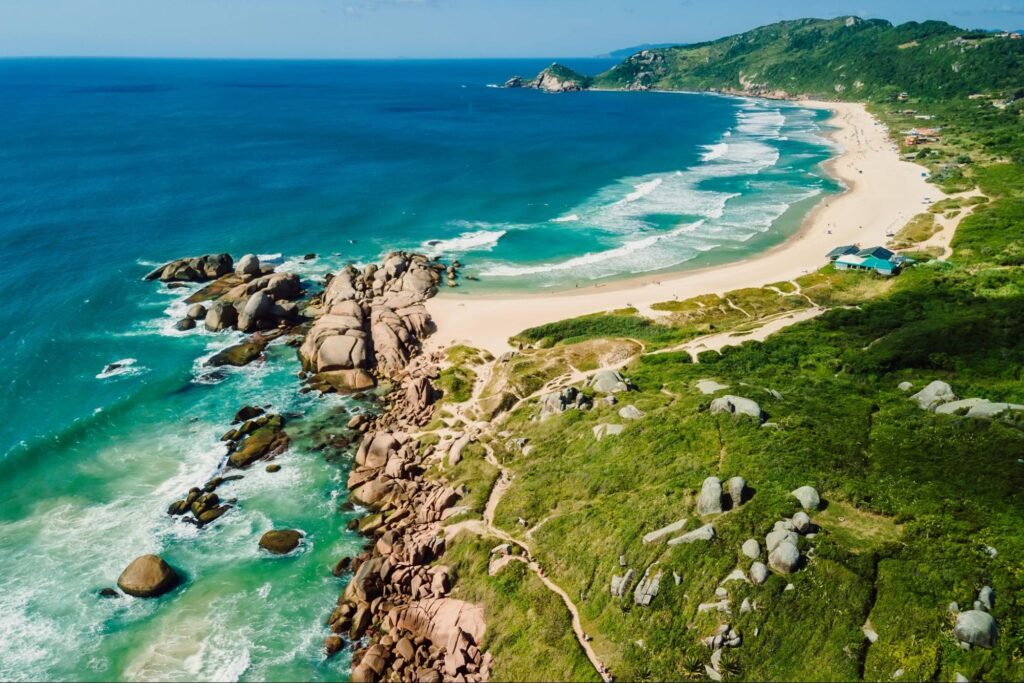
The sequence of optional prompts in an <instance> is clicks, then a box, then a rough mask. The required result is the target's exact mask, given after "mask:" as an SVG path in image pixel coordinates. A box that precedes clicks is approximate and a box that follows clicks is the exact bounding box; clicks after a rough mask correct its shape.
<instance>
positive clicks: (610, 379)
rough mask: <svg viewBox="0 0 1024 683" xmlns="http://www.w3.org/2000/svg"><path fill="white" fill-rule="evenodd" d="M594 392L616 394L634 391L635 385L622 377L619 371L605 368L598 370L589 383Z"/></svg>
mask: <svg viewBox="0 0 1024 683" xmlns="http://www.w3.org/2000/svg"><path fill="white" fill-rule="evenodd" d="M587 386H589V387H590V388H591V389H593V390H594V391H596V392H598V393H600V394H615V393H619V392H621V391H630V390H632V389H633V383H632V382H630V381H629V380H628V379H626V378H625V377H623V376H622V373H620V372H619V371H618V370H612V369H610V368H605V369H603V370H598V371H597V372H595V373H594V376H593V377H591V378H590V381H589V382H588V383H587Z"/></svg>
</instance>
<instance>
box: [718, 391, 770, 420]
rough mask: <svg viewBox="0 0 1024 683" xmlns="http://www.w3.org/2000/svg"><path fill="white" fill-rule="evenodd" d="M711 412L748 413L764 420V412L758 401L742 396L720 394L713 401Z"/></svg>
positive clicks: (756, 418)
mask: <svg viewBox="0 0 1024 683" xmlns="http://www.w3.org/2000/svg"><path fill="white" fill-rule="evenodd" d="M711 412H712V414H714V413H730V414H732V415H747V416H749V417H752V418H754V419H755V420H757V421H758V422H761V421H762V420H764V412H763V411H762V410H761V406H760V405H758V403H757V401H753V400H751V399H749V398H743V397H742V396H732V395H726V396H720V397H719V398H716V399H715V400H714V401H712V402H711Z"/></svg>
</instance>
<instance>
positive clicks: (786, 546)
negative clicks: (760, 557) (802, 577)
mask: <svg viewBox="0 0 1024 683" xmlns="http://www.w3.org/2000/svg"><path fill="white" fill-rule="evenodd" d="M799 564H800V551H799V550H798V549H797V547H796V546H795V545H793V544H792V543H790V542H788V541H787V542H785V543H781V544H779V545H778V547H776V548H775V550H773V551H772V552H771V554H769V555H768V566H770V567H771V568H772V569H774V570H775V571H777V572H779V573H780V574H791V573H793V572H794V571H796V568H797V566H798V565H799Z"/></svg>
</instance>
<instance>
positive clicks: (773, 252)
mask: <svg viewBox="0 0 1024 683" xmlns="http://www.w3.org/2000/svg"><path fill="white" fill-rule="evenodd" d="M793 103H794V104H797V105H799V106H802V107H809V108H814V109H826V110H829V111H830V112H832V117H831V118H829V119H828V121H827V124H828V125H829V126H831V127H832V128H831V129H830V130H827V131H825V133H824V134H825V136H826V137H828V138H829V139H831V140H832V141H834V142H836V143H838V144H839V145H840V146H841V151H840V152H839V154H837V155H836V156H835V157H832V158H831V159H829V160H828V161H825V162H824V163H823V164H822V166H823V168H824V170H825V172H826V173H827V174H828V175H829V176H830V177H832V178H833V179H834V180H836V181H837V182H839V183H840V184H841V185H842V186H843V188H844V189H843V191H842V192H840V193H839V194H838V195H830V196H827V197H825V198H824V199H822V201H821V202H819V203H818V204H817V205H816V206H814V207H813V208H812V209H811V210H810V211H809V212H808V213H807V215H806V216H805V217H804V219H803V221H802V222H801V225H800V227H799V229H798V230H797V231H796V232H794V233H793V234H792V235H790V236H789V237H788V238H786V239H785V240H784V241H783V242H781V243H779V244H777V245H774V246H772V247H769V248H768V249H766V250H765V251H763V252H761V253H759V254H757V255H756V256H752V257H749V258H746V259H742V260H739V261H732V262H729V263H725V264H721V265H715V266H706V267H703V268H698V269H693V270H684V271H677V272H674V273H660V274H658V273H651V274H648V275H642V276H637V277H633V278H624V279H621V280H616V281H613V282H608V283H602V284H595V285H592V286H588V287H585V288H580V289H579V290H572V291H564V290H563V291H558V292H530V293H523V294H516V295H514V296H510V295H508V294H497V293H495V294H480V295H475V294H474V295H441V296H438V297H435V298H433V299H431V300H430V301H429V302H428V303H427V308H428V311H429V313H430V315H431V317H432V318H433V319H434V321H435V323H436V325H437V331H436V332H435V333H434V334H433V335H431V336H430V337H429V338H428V339H427V341H426V344H427V346H426V349H425V350H426V351H427V352H430V351H433V350H436V349H439V348H442V347H445V346H449V345H453V344H467V345H469V346H474V347H476V348H482V349H486V350H487V351H490V352H491V353H501V352H503V351H506V350H508V349H510V348H511V346H510V345H509V343H508V339H509V337H511V336H513V335H515V334H517V333H518V332H521V331H522V330H524V329H527V328H530V327H536V326H538V325H543V324H546V323H551V322H556V321H558V320H564V319H566V318H573V317H577V316H580V315H586V314H589V313H599V312H602V311H609V310H615V309H621V308H628V307H633V308H636V309H637V310H638V311H639V312H640V313H641V314H643V315H647V316H650V317H657V316H658V315H659V313H658V312H656V311H654V310H653V309H651V305H652V304H655V303H658V302H663V301H671V300H673V299H679V300H682V299H687V298H690V297H693V296H697V295H700V294H709V293H716V294H720V293H722V292H725V291H729V290H733V289H741V288H744V287H761V286H763V285H765V284H770V283H773V282H779V281H784V280H791V279H793V278H796V277H799V276H801V275H804V274H806V273H809V272H813V271H814V270H817V268H818V267H820V266H821V265H824V263H825V255H826V254H827V253H828V252H829V251H830V250H831V249H832V248H833V247H836V246H839V245H843V244H854V243H859V244H861V245H863V246H873V245H875V244H879V245H884V244H885V243H886V242H888V237H887V236H886V233H887V232H890V231H896V230H898V229H899V228H900V227H902V226H903V225H904V224H905V223H906V222H907V221H908V220H910V219H911V218H912V217H913V216H915V215H916V214H918V213H920V212H921V211H923V210H925V208H924V200H925V198H932V199H933V200H935V201H938V200H940V199H943V198H945V197H946V196H947V195H945V194H944V193H943V192H942V191H941V190H939V189H938V188H937V187H935V186H934V185H931V184H929V183H928V182H927V181H926V176H925V175H922V173H923V172H924V171H925V170H926V169H924V167H923V166H919V165H917V164H914V163H912V162H909V161H903V160H901V159H900V158H899V152H898V149H897V148H896V146H895V144H894V143H893V142H892V141H891V140H890V139H889V136H888V130H887V129H885V127H884V126H883V125H882V124H881V123H879V122H878V120H877V119H875V118H874V117H873V116H872V115H871V114H869V113H868V112H867V109H866V107H865V105H864V104H862V103H850V102H825V101H820V100H793Z"/></svg>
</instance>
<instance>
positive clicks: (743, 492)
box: [726, 477, 747, 508]
mask: <svg viewBox="0 0 1024 683" xmlns="http://www.w3.org/2000/svg"><path fill="white" fill-rule="evenodd" d="M726 490H727V491H728V492H729V502H730V503H731V505H732V507H734V508H737V507H739V506H740V505H742V504H743V501H744V500H746V496H747V480H746V479H744V478H743V477H730V478H729V481H727V482H726Z"/></svg>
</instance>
